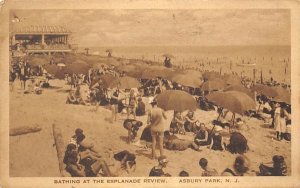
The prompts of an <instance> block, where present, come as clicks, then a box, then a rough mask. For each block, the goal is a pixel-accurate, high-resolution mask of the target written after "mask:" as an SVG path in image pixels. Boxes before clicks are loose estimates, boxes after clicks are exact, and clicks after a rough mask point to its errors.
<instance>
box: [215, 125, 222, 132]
mask: <svg viewBox="0 0 300 188" xmlns="http://www.w3.org/2000/svg"><path fill="white" fill-rule="evenodd" d="M222 130H223V128H222V127H220V126H216V127H215V131H216V132H220V131H222Z"/></svg>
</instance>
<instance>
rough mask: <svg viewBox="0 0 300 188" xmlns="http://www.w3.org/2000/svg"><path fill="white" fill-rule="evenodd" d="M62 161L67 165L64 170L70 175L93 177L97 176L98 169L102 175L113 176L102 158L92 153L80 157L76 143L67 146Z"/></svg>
mask: <svg viewBox="0 0 300 188" xmlns="http://www.w3.org/2000/svg"><path fill="white" fill-rule="evenodd" d="M63 162H64V163H65V164H66V165H67V166H66V170H67V172H69V173H70V174H71V176H72V177H95V176H98V173H99V172H100V170H102V172H103V175H104V176H107V177H111V176H114V175H113V174H112V173H111V172H110V170H109V168H108V166H107V164H106V162H105V161H104V160H102V159H100V158H97V157H95V156H93V155H86V156H85V157H82V156H81V155H80V154H79V153H78V151H77V148H76V145H75V144H72V143H71V144H69V145H68V146H67V150H66V152H65V156H64V160H63Z"/></svg>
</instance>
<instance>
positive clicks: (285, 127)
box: [10, 59, 291, 176]
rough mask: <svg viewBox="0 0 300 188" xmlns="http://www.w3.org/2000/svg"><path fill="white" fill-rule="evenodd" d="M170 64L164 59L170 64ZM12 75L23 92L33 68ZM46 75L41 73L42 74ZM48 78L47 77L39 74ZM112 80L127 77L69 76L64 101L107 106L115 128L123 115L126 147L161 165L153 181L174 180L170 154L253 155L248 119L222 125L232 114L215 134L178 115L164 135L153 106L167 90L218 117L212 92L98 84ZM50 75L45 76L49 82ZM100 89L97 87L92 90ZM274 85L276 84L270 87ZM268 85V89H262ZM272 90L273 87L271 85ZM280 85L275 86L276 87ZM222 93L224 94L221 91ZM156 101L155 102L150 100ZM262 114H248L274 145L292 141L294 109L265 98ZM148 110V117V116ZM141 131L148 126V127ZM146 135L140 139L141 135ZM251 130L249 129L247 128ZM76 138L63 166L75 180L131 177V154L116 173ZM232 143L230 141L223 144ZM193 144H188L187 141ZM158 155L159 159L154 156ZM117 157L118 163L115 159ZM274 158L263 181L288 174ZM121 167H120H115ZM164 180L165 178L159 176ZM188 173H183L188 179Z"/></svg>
mask: <svg viewBox="0 0 300 188" xmlns="http://www.w3.org/2000/svg"><path fill="white" fill-rule="evenodd" d="M168 61H169V60H168V59H166V62H168ZM12 70H13V71H11V73H10V82H14V80H16V79H19V80H20V81H21V86H22V88H23V87H24V88H25V85H26V80H28V79H29V77H30V76H31V74H32V73H31V72H32V71H31V70H30V66H29V65H28V62H26V61H24V62H22V63H17V65H15V66H14V67H13V69H12ZM42 72H43V71H42ZM41 74H44V73H41ZM106 74H109V75H112V76H113V77H122V76H126V75H127V72H124V71H123V72H120V71H117V70H115V69H113V68H108V69H102V70H101V71H100V70H92V71H89V73H88V74H87V75H84V74H70V75H68V76H67V79H66V80H67V81H68V82H69V84H70V85H71V89H70V92H69V93H68V95H66V97H67V99H66V103H67V104H79V105H95V106H96V110H95V111H97V109H98V106H108V107H109V108H110V109H111V123H116V122H117V120H118V119H119V114H120V113H123V114H124V115H125V116H126V120H125V121H124V124H123V126H124V128H125V129H126V130H127V133H128V134H127V135H126V136H127V141H128V143H129V144H133V145H138V146H139V145H140V142H141V141H146V142H147V144H146V147H147V148H148V147H149V148H151V158H152V159H158V162H159V165H158V166H156V167H154V168H153V169H152V170H153V171H154V172H152V170H151V173H150V174H151V176H169V175H170V174H168V173H164V172H162V171H163V170H162V169H164V168H165V166H166V164H167V161H168V160H167V156H166V153H167V152H166V151H165V149H167V150H176V151H184V150H187V149H189V148H191V149H192V150H194V151H195V152H199V153H201V151H202V150H205V149H207V148H209V149H210V150H211V151H212V152H230V153H232V154H241V155H242V154H245V153H247V151H248V150H249V146H248V140H247V138H246V136H245V135H244V134H243V132H242V131H238V130H239V127H241V126H242V125H243V124H245V125H246V126H248V125H247V123H246V121H244V120H242V119H243V118H244V117H241V118H237V119H233V122H234V123H231V122H226V121H223V120H224V119H225V118H226V114H227V112H228V110H227V111H226V112H225V113H223V112H224V111H222V110H223V109H222V110H221V112H222V113H220V114H221V116H220V118H218V120H215V121H213V122H212V124H213V128H211V126H208V124H209V123H210V122H209V123H203V122H202V121H201V118H199V117H197V116H196V115H195V111H188V112H187V113H186V114H185V112H181V111H176V110H174V115H173V117H172V119H169V122H171V124H170V126H169V128H168V129H167V130H165V127H166V126H165V125H166V122H167V120H168V118H167V115H166V112H165V111H164V110H163V109H162V108H160V107H159V104H158V102H157V101H156V100H155V97H156V96H157V94H159V93H161V92H163V91H164V90H166V89H172V90H183V91H186V92H188V93H190V94H191V95H193V97H194V98H195V99H196V101H197V102H198V105H199V106H198V107H199V109H201V110H204V111H215V110H216V109H217V112H219V111H220V109H221V107H219V106H216V105H215V104H213V103H212V102H210V101H208V100H207V98H206V95H205V94H207V93H210V92H214V90H212V91H206V90H202V89H201V88H191V87H189V86H184V85H181V84H179V83H176V82H174V81H171V80H169V79H167V78H153V79H139V80H138V81H139V82H140V84H141V87H140V88H128V89H121V88H118V87H114V88H109V87H106V86H105V84H103V83H101V81H97V79H99V76H101V75H106ZM46 75H47V74H45V76H46ZM220 76H221V75H220ZM44 83H48V81H46V82H35V80H32V82H31V80H30V82H29V84H28V82H27V84H28V88H27V90H28V91H30V92H31V93H36V94H41V93H42V89H41V88H42V84H44ZM94 83H96V84H94ZM271 83H274V81H273V82H271ZM240 84H241V85H242V87H245V88H251V87H252V86H253V84H254V83H253V81H251V80H247V79H245V78H241V83H240ZM263 84H264V85H270V83H267V82H266V83H263ZM271 85H272V84H271ZM275 85H276V84H275ZM220 90H222V89H220ZM150 99H154V100H150ZM147 100H149V101H150V102H149V104H150V105H151V107H150V109H149V110H148V109H147V108H148V106H147V103H146V101H147ZM256 101H258V103H259V104H258V106H259V108H258V109H257V110H255V111H253V112H248V113H247V114H245V115H246V116H248V117H249V118H257V119H259V120H262V121H263V122H264V123H266V124H267V123H269V124H270V127H271V128H273V129H274V133H275V135H276V138H274V139H276V140H278V141H281V140H283V139H284V140H287V141H290V140H291V134H290V127H291V115H290V114H291V110H290V109H291V105H290V104H287V103H285V102H282V101H276V99H274V98H271V97H266V96H264V95H262V94H260V95H258V96H257V98H256ZM147 110H148V111H147ZM145 116H147V122H142V121H140V120H141V119H142V117H145ZM232 124H235V126H236V130H233V131H230V132H229V134H227V135H226V136H224V135H225V134H224V132H225V133H227V132H226V128H227V127H229V128H232V129H234V128H235V127H231V125H232ZM143 125H146V126H145V127H144V126H143ZM139 130H140V131H141V132H142V134H141V136H140V139H139V140H138V141H136V138H137V137H138V135H139V134H138V131H139ZM248 130H249V127H248ZM75 132H76V134H75V135H74V137H72V142H70V143H69V144H68V145H67V147H66V153H65V159H64V163H65V164H66V170H67V171H68V172H69V173H70V174H71V175H72V176H98V175H102V176H118V173H119V171H120V169H123V170H125V171H126V172H127V173H132V172H133V171H134V170H135V168H136V156H135V154H134V153H130V152H129V151H127V150H122V151H118V152H117V153H115V155H111V157H112V158H113V160H114V161H115V163H116V164H115V165H113V166H114V167H116V168H118V170H113V168H112V167H111V165H109V164H108V162H107V161H106V160H104V158H103V157H102V156H101V155H100V154H99V153H98V151H96V150H95V147H94V146H93V145H92V144H89V143H86V140H85V135H84V134H83V131H82V130H80V129H77V130H76V131H75ZM225 137H228V140H227V139H226V138H225ZM187 138H189V139H187ZM157 149H158V150H159V154H158V153H157V151H156V150H157ZM113 156H115V157H113ZM278 156H279V157H278ZM278 156H277V157H275V158H273V166H267V165H266V164H262V165H261V166H260V167H259V169H260V172H259V173H258V174H259V175H274V174H276V175H277V174H280V175H284V174H286V172H285V171H286V165H285V163H284V159H283V157H282V156H280V155H278ZM200 161H201V162H199V164H200V166H201V168H202V169H203V170H204V171H207V172H205V173H204V175H207V174H213V175H216V174H227V175H228V174H232V175H234V176H235V175H244V174H245V173H246V172H247V170H246V169H247V168H246V167H241V166H243V165H245V164H247V163H248V160H246V159H245V158H243V157H239V158H236V161H235V162H234V167H230V168H228V169H225V170H224V172H221V173H217V172H214V170H212V169H211V168H210V167H209V166H208V162H207V160H204V159H202V160H200ZM118 163H120V164H119V165H117V164H118ZM157 174H163V175H157ZM186 174H188V172H186V171H185V172H183V173H182V175H186Z"/></svg>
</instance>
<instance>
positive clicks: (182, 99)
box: [155, 90, 198, 112]
mask: <svg viewBox="0 0 300 188" xmlns="http://www.w3.org/2000/svg"><path fill="white" fill-rule="evenodd" d="M155 99H156V100H157V105H158V106H159V107H160V108H162V109H164V110H176V111H179V112H183V111H185V110H192V111H194V110H196V109H197V108H198V104H197V102H196V100H195V99H194V97H193V96H192V95H190V94H188V93H187V92H185V91H181V90H166V91H164V92H162V93H161V94H159V95H158V96H156V98H155Z"/></svg>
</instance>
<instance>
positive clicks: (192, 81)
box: [171, 74, 202, 88]
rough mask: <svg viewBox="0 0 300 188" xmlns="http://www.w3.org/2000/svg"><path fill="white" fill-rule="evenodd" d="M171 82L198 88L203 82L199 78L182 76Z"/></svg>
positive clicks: (172, 79)
mask: <svg viewBox="0 0 300 188" xmlns="http://www.w3.org/2000/svg"><path fill="white" fill-rule="evenodd" d="M171 81H173V82H176V83H178V84H180V85H184V86H189V87H193V88H198V87H200V86H201V84H202V81H201V80H200V78H199V77H197V76H193V75H182V74H178V75H175V76H173V77H172V78H171Z"/></svg>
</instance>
